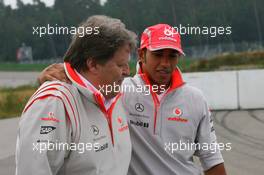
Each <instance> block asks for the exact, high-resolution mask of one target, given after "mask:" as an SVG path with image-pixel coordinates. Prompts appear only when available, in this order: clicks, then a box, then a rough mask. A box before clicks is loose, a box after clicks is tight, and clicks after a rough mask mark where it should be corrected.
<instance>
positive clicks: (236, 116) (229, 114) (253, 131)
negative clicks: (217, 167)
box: [0, 110, 264, 175]
mask: <svg viewBox="0 0 264 175" xmlns="http://www.w3.org/2000/svg"><path fill="white" fill-rule="evenodd" d="M212 118H213V120H214V128H215V130H216V133H217V137H218V142H219V143H220V142H221V143H231V148H232V149H231V150H230V151H222V153H223V157H224V160H225V166H226V169H227V174H228V175H263V172H264V110H250V111H217V112H213V113H212ZM17 124H18V119H17V118H16V119H7V120H2V121H0V131H1V132H0V136H1V137H0V138H1V142H0V146H1V150H0V174H1V175H13V174H14V173H15V158H14V149H15V138H16V130H17Z"/></svg>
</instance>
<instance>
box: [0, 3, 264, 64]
mask: <svg viewBox="0 0 264 175" xmlns="http://www.w3.org/2000/svg"><path fill="white" fill-rule="evenodd" d="M95 14H103V15H108V16H111V17H115V18H119V19H121V20H122V21H123V22H124V23H125V24H126V26H127V28H129V29H130V30H133V31H134V32H136V33H137V34H138V35H140V33H142V31H143V30H144V28H146V27H148V26H150V25H154V24H157V23H168V24H170V25H171V26H174V27H175V28H177V29H178V30H180V29H181V30H182V31H181V33H183V35H182V44H183V46H184V47H188V46H201V45H204V44H217V43H236V42H243V41H247V42H256V41H257V42H260V43H262V42H263V37H264V36H263V35H264V34H263V33H264V1H263V0H250V1H249V0H221V1H219V0H199V1H197V0H184V1H182V0H107V1H106V2H105V3H104V4H101V3H100V0H74V1H72V0H55V3H54V6H52V7H47V6H46V5H45V4H44V3H43V2H41V1H40V0H33V4H24V3H23V2H22V1H21V0H17V8H16V9H12V8H11V7H10V6H6V5H4V3H3V0H0V62H3V61H9V62H12V61H15V60H16V51H17V49H18V48H19V47H20V46H21V45H22V43H25V44H26V45H28V46H31V47H32V51H33V56H34V59H50V58H57V57H62V56H63V55H64V53H65V51H66V49H67V47H68V45H69V43H70V40H71V35H70V34H63V35H61V34H60V35H43V36H42V37H40V36H39V35H36V34H33V33H34V30H33V28H34V27H35V28H36V27H37V26H48V25H50V26H67V27H72V26H78V24H79V23H81V22H82V21H83V20H85V19H86V18H87V17H89V16H91V15H95ZM35 33H36V32H35Z"/></svg>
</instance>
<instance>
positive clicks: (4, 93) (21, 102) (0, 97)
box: [0, 86, 36, 119]
mask: <svg viewBox="0 0 264 175" xmlns="http://www.w3.org/2000/svg"><path fill="white" fill-rule="evenodd" d="M35 91H36V87H32V86H21V87H17V88H1V89H0V119H2V118H10V117H17V116H20V114H21V112H22V110H23V109H24V106H25V105H26V103H27V101H28V99H29V98H30V96H31V95H32V94H33V93H34V92H35Z"/></svg>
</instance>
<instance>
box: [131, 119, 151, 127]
mask: <svg viewBox="0 0 264 175" xmlns="http://www.w3.org/2000/svg"><path fill="white" fill-rule="evenodd" d="M130 124H131V125H135V126H140V127H144V128H148V127H149V123H145V122H140V121H133V120H130Z"/></svg>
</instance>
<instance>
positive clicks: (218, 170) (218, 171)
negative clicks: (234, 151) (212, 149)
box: [204, 163, 226, 175]
mask: <svg viewBox="0 0 264 175" xmlns="http://www.w3.org/2000/svg"><path fill="white" fill-rule="evenodd" d="M204 174H205V175H226V171H225V166H224V164H223V163H220V164H218V165H216V166H214V167H212V168H210V169H209V170H207V171H205V172H204Z"/></svg>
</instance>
